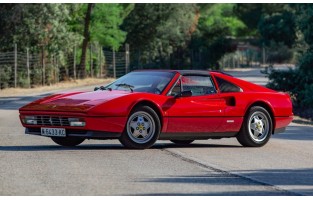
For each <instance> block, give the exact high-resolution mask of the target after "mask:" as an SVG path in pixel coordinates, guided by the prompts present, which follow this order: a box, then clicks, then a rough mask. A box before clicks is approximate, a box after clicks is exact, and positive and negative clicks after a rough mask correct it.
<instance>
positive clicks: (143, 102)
mask: <svg viewBox="0 0 313 200" xmlns="http://www.w3.org/2000/svg"><path fill="white" fill-rule="evenodd" d="M140 106H149V107H150V108H152V109H153V110H154V111H155V112H156V114H157V115H158V117H159V119H160V123H161V130H162V128H163V124H164V121H163V114H162V111H161V109H160V107H159V106H158V105H157V104H155V103H153V102H152V101H149V100H139V101H138V102H136V103H135V104H134V105H133V106H132V108H131V109H130V112H129V113H128V115H129V114H130V113H132V112H133V110H134V109H136V108H137V107H140Z"/></svg>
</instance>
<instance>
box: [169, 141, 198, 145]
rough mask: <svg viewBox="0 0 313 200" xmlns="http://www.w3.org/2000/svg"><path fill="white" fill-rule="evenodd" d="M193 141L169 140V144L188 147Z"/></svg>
mask: <svg viewBox="0 0 313 200" xmlns="http://www.w3.org/2000/svg"><path fill="white" fill-rule="evenodd" d="M193 141H194V140H171V142H173V143H175V144H179V145H188V144H191V143H192V142H193Z"/></svg>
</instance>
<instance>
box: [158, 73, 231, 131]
mask: <svg viewBox="0 0 313 200" xmlns="http://www.w3.org/2000/svg"><path fill="white" fill-rule="evenodd" d="M188 91H189V92H190V91H191V93H192V95H191V96H190V95H186V94H188ZM191 93H190V94H191ZM168 95H169V99H168V101H167V102H166V103H165V104H164V105H163V110H164V112H165V115H166V116H167V117H168V126H167V131H166V132H169V133H176V132H179V133H211V132H212V133H213V132H215V130H216V129H217V128H218V127H219V125H220V124H221V119H222V117H223V115H224V109H225V107H226V102H225V100H224V99H223V98H220V97H219V95H218V94H217V92H216V89H215V87H214V85H213V83H212V79H211V77H210V76H198V75H189V76H188V75H185V76H182V77H181V78H180V79H179V80H178V81H177V82H176V84H175V86H174V87H173V88H172V90H171V91H170V92H169V94H168Z"/></svg>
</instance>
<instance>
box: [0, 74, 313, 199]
mask: <svg viewBox="0 0 313 200" xmlns="http://www.w3.org/2000/svg"><path fill="white" fill-rule="evenodd" d="M230 73H232V74H233V75H234V76H238V77H240V78H244V79H247V80H250V81H253V82H256V83H258V84H264V83H266V81H267V79H266V78H264V77H261V76H262V75H261V74H259V71H258V70H255V69H253V70H246V71H243V72H242V71H241V72H240V71H231V72H230ZM84 89H86V88H84ZM91 89H92V88H91ZM45 95H46V94H42V95H34V96H18V97H10V98H4V97H2V98H1V97H0V137H1V138H0V195H26V196H27V195H313V127H312V126H309V125H300V124H295V123H292V124H291V125H290V126H289V127H288V128H287V131H286V132H285V133H282V134H278V135H274V136H273V137H272V138H271V140H270V142H269V143H268V144H267V145H266V146H264V147H262V148H244V147H241V146H240V145H239V143H238V142H237V141H236V139H221V140H204V141H201V140H199V141H195V142H194V143H193V144H191V145H190V146H177V145H174V144H172V143H170V142H166V141H159V142H157V144H156V145H154V146H153V148H151V149H147V150H126V149H124V148H123V147H122V146H121V145H120V144H119V143H118V142H117V141H114V140H106V141H97V140H89V141H85V142H84V143H83V144H81V145H80V146H78V147H75V148H64V147H60V146H58V145H56V144H54V143H53V142H52V141H51V140H50V139H49V138H45V137H38V136H30V135H25V134H24V128H23V127H22V126H21V125H20V122H19V119H18V108H19V107H21V106H22V105H24V104H26V103H28V102H30V101H33V100H35V99H37V98H39V97H42V96H45Z"/></svg>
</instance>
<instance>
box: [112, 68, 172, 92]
mask: <svg viewBox="0 0 313 200" xmlns="http://www.w3.org/2000/svg"><path fill="white" fill-rule="evenodd" d="M174 75H175V74H174V73H171V72H153V71H147V72H144V71H141V72H131V73H128V74H126V75H124V76H122V77H121V78H119V79H117V80H116V81H115V82H113V83H111V84H109V85H107V86H106V88H111V89H112V90H125V91H130V90H133V91H134V92H147V93H154V94H161V92H162V91H163V90H164V89H165V87H166V86H167V85H168V83H169V82H170V81H171V80H172V78H173V77H174Z"/></svg>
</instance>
